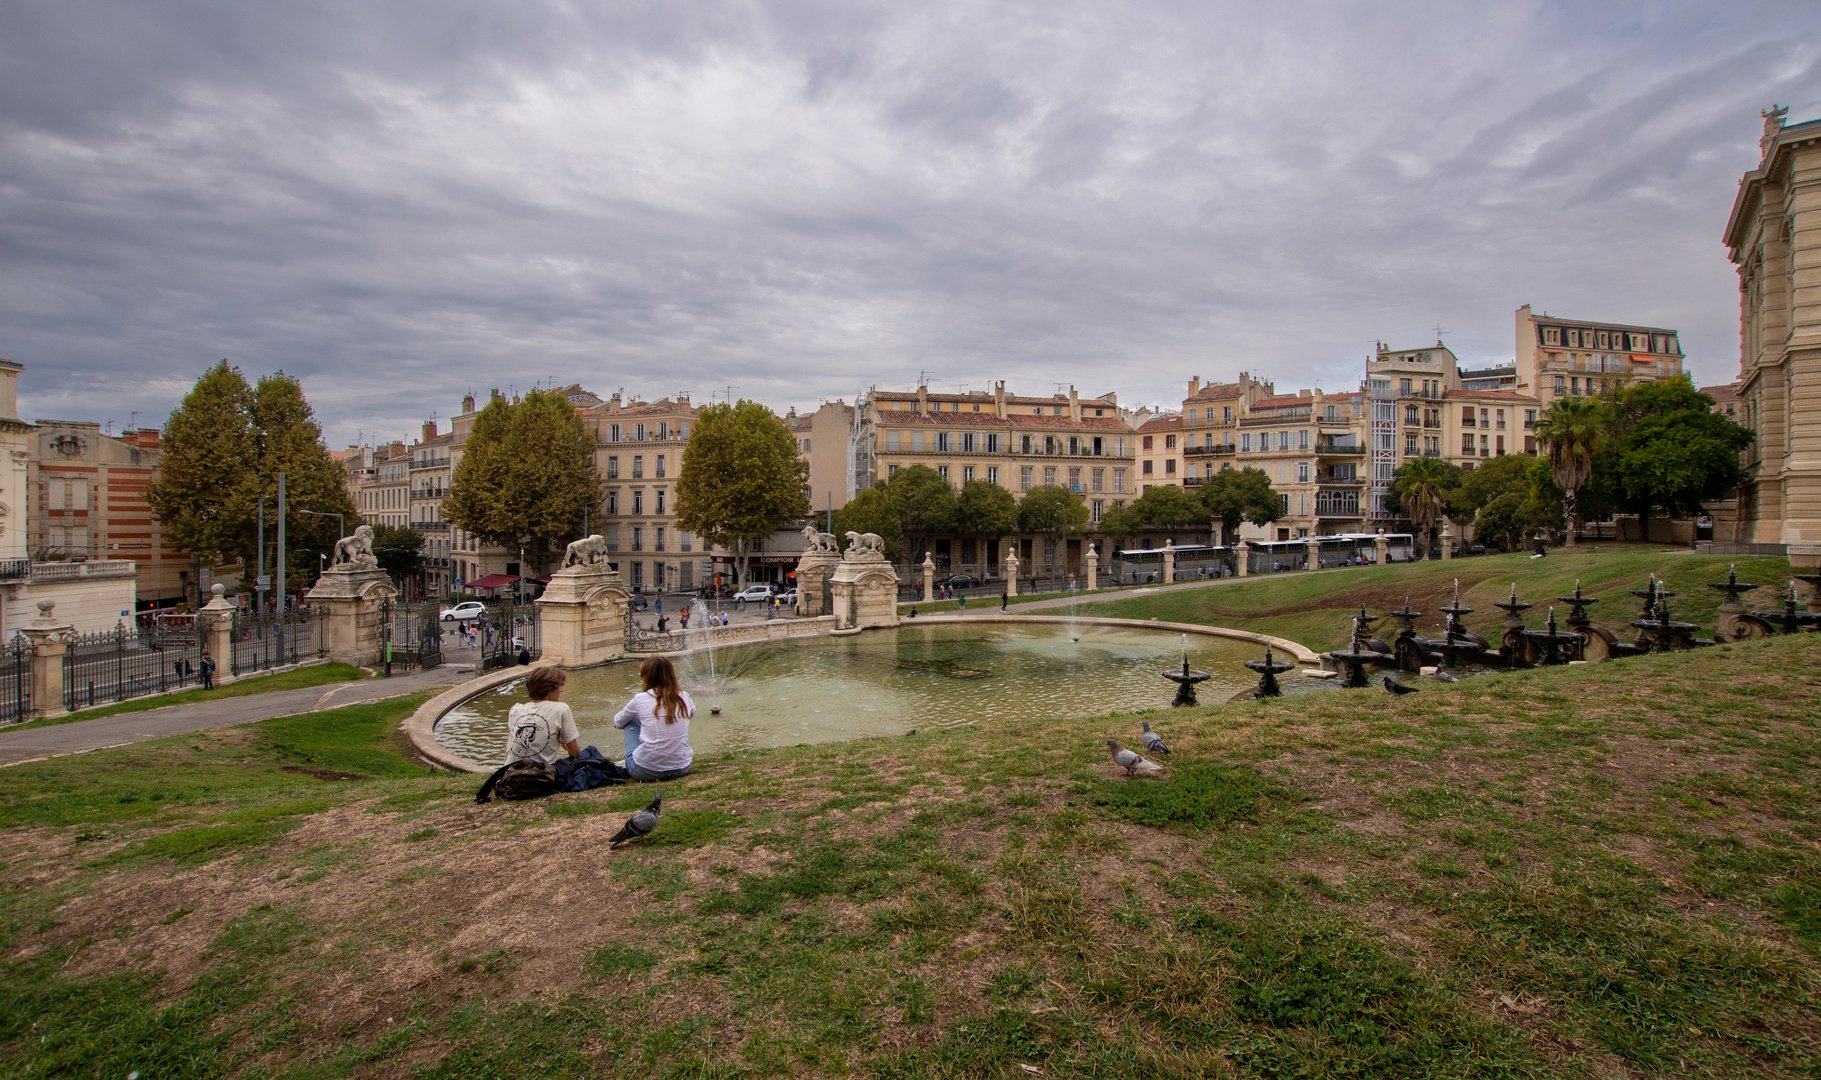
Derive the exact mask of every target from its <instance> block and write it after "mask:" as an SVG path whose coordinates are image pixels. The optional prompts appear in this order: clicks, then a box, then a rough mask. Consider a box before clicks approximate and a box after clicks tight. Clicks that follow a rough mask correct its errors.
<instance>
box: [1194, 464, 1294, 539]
mask: <svg viewBox="0 0 1821 1080" xmlns="http://www.w3.org/2000/svg"><path fill="white" fill-rule="evenodd" d="M1201 504H1202V505H1203V506H1205V507H1207V510H1208V514H1209V515H1210V516H1212V517H1213V518H1214V520H1215V521H1218V522H1220V542H1221V543H1223V544H1237V543H1238V542H1239V523H1240V522H1242V521H1250V522H1251V523H1252V524H1254V525H1261V526H1262V525H1269V524H1271V523H1272V522H1273V521H1276V520H1277V519H1278V517H1279V516H1280V515H1281V514H1282V513H1283V508H1284V504H1283V500H1282V499H1281V498H1279V497H1278V494H1277V492H1276V491H1273V490H1272V489H1271V476H1270V474H1269V473H1266V472H1265V471H1264V470H1263V469H1256V468H1253V467H1251V466H1247V467H1246V468H1243V469H1221V470H1220V471H1219V472H1216V473H1215V474H1214V475H1213V476H1210V477H1209V478H1208V479H1206V480H1204V481H1202V484H1201Z"/></svg>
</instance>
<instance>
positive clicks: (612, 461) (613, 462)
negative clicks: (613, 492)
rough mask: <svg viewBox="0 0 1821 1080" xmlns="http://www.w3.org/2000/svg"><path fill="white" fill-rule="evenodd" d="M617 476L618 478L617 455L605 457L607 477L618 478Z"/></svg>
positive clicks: (618, 464) (618, 461) (618, 462)
mask: <svg viewBox="0 0 1821 1080" xmlns="http://www.w3.org/2000/svg"><path fill="white" fill-rule="evenodd" d="M619 478H620V459H619V458H617V457H610V458H608V459H607V479H609V480H618V479H619Z"/></svg>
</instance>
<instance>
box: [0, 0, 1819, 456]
mask: <svg viewBox="0 0 1821 1080" xmlns="http://www.w3.org/2000/svg"><path fill="white" fill-rule="evenodd" d="M1818 30H1821V7H1817V6H1816V5H1814V4H1812V3H1805V2H1788V3H1774V2H1766V3H1750V2H1739V3H1732V4H1727V5H1715V4H1711V3H1684V4H1676V3H1663V4H1651V5H1639V4H1613V5H1608V4H1552V3H1535V2H1532V3H1510V2H1508V3H1501V4H1430V5H1417V4H1396V3H1393V4H1382V5H1372V6H1369V7H1368V6H1366V5H1358V4H1342V3H1335V4H1313V5H1310V4H1305V5H1258V4H1238V3H1220V4H1207V3H1180V4H1175V3H1150V4H1135V5H1132V4H1126V5H1113V4H1079V3H1077V4H1070V3H1056V2H1050V3H1033V4H1024V5H1019V4H1010V3H997V4H963V3H941V2H928V3H921V4H889V3H876V4H866V3H860V2H841V3H835V2H829V3H763V2H754V3H721V4H716V3H700V4H692V5H680V4H668V3H666V4H660V3H622V4H606V5H592V4H573V3H557V2H543V3H539V2H535V0H522V2H519V3H514V4H509V5H508V4H500V5H488V4H481V3H466V4H463V3H454V4H451V3H440V4H428V3H384V2H364V3H358V4H356V3H346V2H321V3H304V2H300V3H292V4H284V5H268V4H245V3H237V2H227V0H222V2H187V3H184V2H165V3H156V2H153V3H126V2H116V3H98V2H81V0H77V2H72V0H45V2H38V0H15V2H14V3H11V4H9V5H7V6H6V8H5V9H4V11H0V355H4V356H6V357H7V358H9V359H14V360H19V361H22V362H24V363H25V364H27V365H28V368H29V371H28V372H27V375H26V378H25V382H24V384H23V398H22V412H24V413H25V414H26V415H27V417H28V418H32V417H47V418H48V417H57V418H66V419H97V420H103V421H105V420H109V419H112V420H113V421H114V422H115V424H116V425H117V427H118V426H123V425H125V424H126V423H127V422H128V420H129V418H130V416H131V414H132V413H133V412H134V411H137V413H138V419H139V422H140V423H155V422H157V421H158V420H159V419H161V418H162V417H163V415H164V414H165V413H166V412H167V411H168V410H169V409H170V408H171V406H172V405H174V404H175V402H176V401H177V399H178V398H179V397H180V396H181V395H182V393H183V391H184V390H185V388H186V387H187V385H188V383H189V381H190V380H192V379H194V377H195V376H196V375H197V374H198V373H200V372H201V370H202V369H203V368H204V367H206V366H207V365H208V364H209V363H211V362H212V361H214V360H215V359H217V358H220V357H224V356H225V357H228V358H229V359H231V360H232V361H233V362H235V363H237V364H239V365H240V366H241V367H242V368H243V369H244V370H246V371H247V372H248V373H249V375H258V374H263V373H266V372H269V371H273V370H276V369H279V368H283V369H284V370H286V371H289V372H292V373H295V374H298V375H301V376H302V377H303V378H304V379H305V383H306V386H307V388H308V390H309V393H310V395H311V398H312V400H313V402H314V403H315V404H316V406H317V411H318V413H319V415H320V416H321V417H322V418H323V420H324V422H325V425H326V426H327V428H328V430H329V436H330V439H331V441H332V444H335V445H340V444H344V443H346V442H349V441H352V440H353V439H354V438H355V436H356V434H357V433H362V434H364V435H365V436H366V437H367V438H369V439H374V438H380V439H383V438H390V437H399V436H409V435H410V434H412V433H414V432H415V430H416V427H417V425H418V423H420V422H421V421H422V420H423V419H424V418H425V417H426V416H428V415H429V414H430V413H432V412H435V413H436V414H437V415H439V416H447V415H448V414H449V413H450V412H452V411H453V410H454V409H455V407H456V405H457V404H458V401H459V399H460V397H461V395H462V394H463V393H464V392H466V391H469V390H476V391H481V392H484V391H485V390H487V389H488V388H490V387H496V386H497V387H500V388H502V389H504V388H507V387H517V388H519V389H521V390H522V389H524V388H526V387H529V386H531V385H532V384H534V383H539V382H544V381H547V380H555V381H556V382H558V383H563V382H570V381H580V382H582V383H583V384H585V385H587V386H589V387H590V388H592V389H594V390H596V391H597V392H610V391H612V390H614V389H618V388H621V387H624V388H625V389H626V390H628V391H629V392H632V393H636V394H640V395H644V396H648V397H650V396H658V395H662V394H666V393H674V392H676V391H679V390H682V391H689V392H692V393H693V395H694V396H695V398H696V399H697V400H698V401H701V400H705V399H706V398H707V397H708V395H709V394H710V393H711V392H714V391H718V390H720V389H721V388H723V387H726V386H728V385H732V386H734V387H736V388H737V389H736V390H735V391H734V392H735V394H736V395H737V396H745V397H753V398H756V399H758V400H762V401H765V402H767V403H768V404H771V405H773V406H774V407H777V408H779V409H780V410H782V409H783V408H785V407H786V406H789V405H793V404H794V405H797V406H799V407H802V406H810V405H813V404H814V403H816V402H817V401H819V400H821V399H823V398H825V397H827V398H832V397H834V396H836V395H842V396H846V397H848V398H849V399H850V400H851V399H852V396H853V394H854V393H855V392H856V391H857V390H859V389H862V388H864V387H865V386H867V385H871V384H877V385H881V386H903V385H909V384H912V383H913V382H914V381H915V379H916V377H917V374H918V373H919V372H920V371H925V370H927V371H929V372H930V373H932V377H933V382H934V383H936V384H938V385H943V386H954V385H959V384H965V385H968V386H970V387H973V388H982V387H987V386H990V385H991V383H992V381H993V380H995V379H1000V378H1003V379H1006V380H1008V381H1009V383H1010V384H1011V385H1012V386H1013V387H1014V388H1016V389H1018V390H1021V391H1023V392H1046V391H1050V390H1053V389H1054V388H1055V383H1057V382H1063V383H1074V384H1076V385H1077V386H1079V387H1080V388H1081V389H1082V390H1083V391H1084V392H1095V393H1098V392H1101V391H1104V390H1108V389H1116V390H1118V391H1119V392H1120V394H1121V398H1122V400H1125V401H1131V402H1168V403H1173V402H1174V401H1176V400H1178V399H1179V398H1180V396H1181V393H1182V383H1183V382H1184V381H1185V380H1186V379H1187V378H1188V377H1189V376H1190V375H1201V376H1203V377H1207V378H1219V379H1227V378H1231V377H1232V376H1233V375H1234V374H1236V373H1237V372H1238V371H1239V370H1241V369H1246V370H1250V371H1253V372H1255V373H1259V374H1263V375H1266V376H1268V377H1275V379H1276V380H1277V384H1278V386H1279V388H1280V389H1294V388H1296V387H1298V386H1311V385H1322V386H1325V387H1349V386H1352V385H1355V384H1357V382H1358V380H1359V378H1360V374H1361V368H1362V361H1363V359H1364V357H1365V356H1366V354H1367V353H1368V352H1369V351H1370V350H1371V348H1372V344H1373V342H1374V341H1376V340H1380V339H1383V340H1386V341H1388V342H1390V343H1392V344H1393V345H1394V346H1402V345H1410V344H1419V343H1423V342H1426V341H1428V340H1431V339H1432V338H1433V337H1434V335H1435V327H1436V326H1437V325H1438V324H1439V325H1441V326H1442V327H1444V328H1445V329H1446V331H1447V332H1446V334H1445V336H1446V338H1447V340H1448V342H1449V343H1450V344H1451V345H1453V346H1454V348H1455V349H1456V351H1457V352H1458V353H1460V354H1461V355H1462V357H1463V358H1464V359H1466V360H1469V361H1474V362H1479V361H1485V362H1496V361H1498V360H1502V359H1506V358H1508V357H1509V356H1510V355H1511V352H1512V314H1511V313H1512V311H1513V309H1514V308H1516V307H1517V306H1518V305H1520V304H1523V303H1526V302H1528V303H1532V304H1535V305H1536V306H1537V307H1538V308H1539V309H1548V310H1551V311H1555V312H1557V313H1566V314H1573V315H1576V316H1579V317H1584V318H1598V319H1611V320H1618V321H1631V322H1641V323H1650V324H1656V325H1666V326H1672V327H1676V328H1678V329H1680V330H1681V331H1682V332H1683V342H1684V347H1685V348H1686V349H1687V350H1688V352H1689V353H1690V356H1691V366H1692V368H1693V370H1694V372H1695V374H1696V377H1697V378H1698V379H1700V380H1702V381H1705V382H1718V381H1724V380H1726V379H1728V378H1730V377H1731V376H1732V375H1733V374H1734V373H1735V372H1736V369H1737V359H1738V357H1737V329H1736V327H1737V301H1736V297H1737V285H1736V279H1735V278H1734V276H1733V274H1732V272H1731V271H1730V269H1729V268H1728V265H1727V263H1726V258H1725V252H1724V250H1723V249H1722V247H1721V245H1720V242H1719V237H1720V232H1721V229H1722V227H1723V225H1724V222H1725V216H1726V213H1727V210H1728V209H1729V207H1730V205H1731V200H1732V196H1733V193H1734V190H1735V185H1736V182H1737V180H1738V177H1739V174H1740V173H1741V172H1743V171H1744V170H1746V169H1748V168H1751V167H1752V166H1754V165H1755V164H1756V162H1757V146H1756V141H1757V137H1758V133H1759V121H1758V112H1757V110H1759V109H1760V108H1763V107H1765V106H1767V105H1769V104H1771V103H1772V102H1780V103H1783V104H1787V105H1790V106H1792V110H1791V120H1792V121H1800V120H1806V119H1811V118H1814V117H1815V116H1818V115H1821V78H1818V76H1821V34H1818V33H1817V31H1818Z"/></svg>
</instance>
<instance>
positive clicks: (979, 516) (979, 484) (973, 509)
mask: <svg viewBox="0 0 1821 1080" xmlns="http://www.w3.org/2000/svg"><path fill="white" fill-rule="evenodd" d="M952 527H953V529H954V531H955V532H956V533H957V534H958V535H961V536H974V537H978V538H980V539H981V540H982V541H985V540H987V539H996V538H998V537H1001V536H1004V535H1006V534H1007V533H1011V532H1015V531H1017V529H1018V500H1017V499H1014V498H1013V497H1012V493H1011V492H1009V491H1007V490H1005V489H1004V488H1002V487H1000V486H999V485H998V484H995V483H993V482H992V481H990V480H969V481H968V482H967V483H965V484H962V485H961V493H960V494H959V495H957V496H955V517H954V521H953V523H952ZM981 557H982V558H985V555H984V549H983V554H982V556H981ZM988 569H989V570H990V569H991V567H988Z"/></svg>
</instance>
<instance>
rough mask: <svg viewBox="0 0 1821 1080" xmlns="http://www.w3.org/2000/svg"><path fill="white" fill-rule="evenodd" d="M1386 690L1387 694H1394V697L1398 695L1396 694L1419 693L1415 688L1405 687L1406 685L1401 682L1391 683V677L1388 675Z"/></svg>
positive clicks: (1386, 677)
mask: <svg viewBox="0 0 1821 1080" xmlns="http://www.w3.org/2000/svg"><path fill="white" fill-rule="evenodd" d="M1385 690H1386V692H1388V693H1390V694H1393V695H1396V694H1414V693H1417V689H1416V687H1414V686H1405V685H1404V684H1403V683H1401V682H1392V681H1391V676H1389V675H1386V676H1385Z"/></svg>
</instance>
